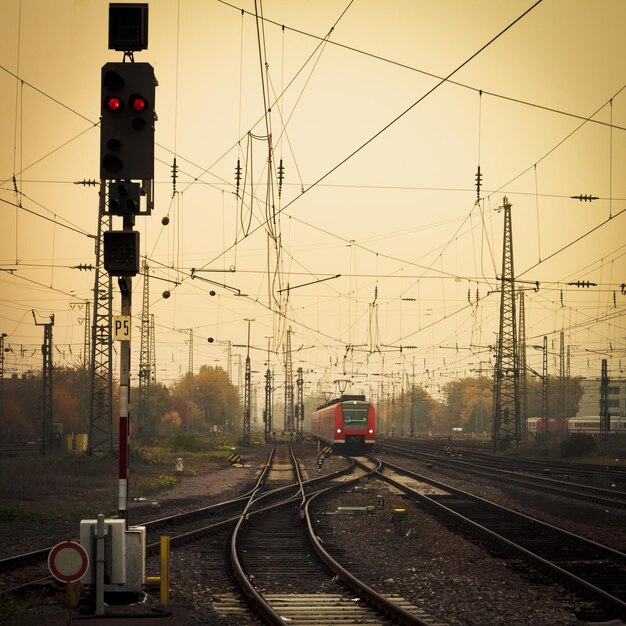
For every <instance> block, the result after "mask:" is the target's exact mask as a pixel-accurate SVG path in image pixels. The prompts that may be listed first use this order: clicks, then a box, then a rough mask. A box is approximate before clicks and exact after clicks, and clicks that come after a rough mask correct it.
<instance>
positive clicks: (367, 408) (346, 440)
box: [311, 395, 376, 454]
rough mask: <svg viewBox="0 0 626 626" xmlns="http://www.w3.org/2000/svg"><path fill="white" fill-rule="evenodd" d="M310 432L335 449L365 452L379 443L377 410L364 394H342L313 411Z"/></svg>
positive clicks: (352, 452) (351, 452) (345, 451)
mask: <svg viewBox="0 0 626 626" xmlns="http://www.w3.org/2000/svg"><path fill="white" fill-rule="evenodd" d="M311 432H312V434H313V435H314V436H315V437H317V438H318V439H320V440H321V441H324V442H325V443H328V444H330V445H332V446H333V450H335V452H344V453H346V454H365V453H367V452H368V451H369V450H373V449H374V445H375V444H376V410H375V408H374V405H373V404H371V403H370V402H367V400H365V396H356V395H343V396H341V397H340V398H336V399H335V400H331V401H330V402H327V403H326V404H323V405H322V406H320V407H319V408H318V409H317V410H316V411H314V412H313V414H312V416H311Z"/></svg>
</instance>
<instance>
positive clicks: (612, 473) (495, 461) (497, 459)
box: [379, 438, 626, 489]
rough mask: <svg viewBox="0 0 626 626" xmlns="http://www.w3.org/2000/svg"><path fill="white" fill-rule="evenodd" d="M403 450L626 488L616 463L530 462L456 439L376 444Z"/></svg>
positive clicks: (625, 472) (624, 468) (624, 475)
mask: <svg viewBox="0 0 626 626" xmlns="http://www.w3.org/2000/svg"><path fill="white" fill-rule="evenodd" d="M380 444H382V445H383V446H386V445H389V446H394V447H398V448H404V449H405V450H407V451H414V452H422V453H430V454H434V455H436V456H443V454H444V449H449V450H451V451H452V453H454V454H458V455H461V456H463V458H465V459H466V460H471V461H474V462H476V463H480V464H481V465H485V466H489V467H497V468H500V469H510V470H512V471H522V472H526V473H529V474H539V475H546V474H547V473H551V474H552V475H553V476H555V477H561V478H566V479H568V480H577V481H584V482H588V483H590V484H593V485H598V486H611V485H615V487H616V488H618V489H620V488H623V487H624V488H626V466H625V465H624V463H622V464H621V465H620V464H619V462H617V463H615V464H613V465H607V464H599V463H576V462H574V461H565V460H562V459H556V458H544V459H532V458H524V457H519V456H502V455H499V454H494V453H493V452H492V451H490V450H489V449H487V448H486V447H482V446H477V445H476V444H475V443H473V442H465V441H458V440H456V441H455V440H452V441H448V440H443V439H442V440H436V441H431V440H425V439H389V438H385V439H384V440H380V441H379V445H380Z"/></svg>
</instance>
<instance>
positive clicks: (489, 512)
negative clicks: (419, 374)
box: [362, 460, 626, 621]
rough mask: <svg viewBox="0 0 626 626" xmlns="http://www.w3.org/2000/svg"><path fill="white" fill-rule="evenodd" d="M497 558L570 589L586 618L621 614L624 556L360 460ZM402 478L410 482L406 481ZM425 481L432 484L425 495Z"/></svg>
mask: <svg viewBox="0 0 626 626" xmlns="http://www.w3.org/2000/svg"><path fill="white" fill-rule="evenodd" d="M375 463H379V466H380V469H378V470H375V471H376V474H377V475H378V476H379V477H380V478H381V479H382V480H384V481H386V482H388V483H390V484H392V485H393V486H394V487H396V488H397V489H400V490H401V491H403V492H404V493H405V494H407V495H408V496H410V497H411V498H412V499H414V500H416V501H419V502H420V503H422V504H424V505H425V506H427V507H428V509H429V511H430V512H431V513H433V514H435V515H436V516H437V517H438V518H439V519H440V520H442V522H443V523H445V525H446V526H448V527H449V528H451V529H453V530H454V531H455V532H461V533H463V534H464V535H465V536H467V537H468V538H473V539H474V540H476V539H478V540H479V541H480V542H482V543H485V544H487V545H488V546H489V549H490V551H491V552H492V553H493V554H494V556H497V557H499V558H505V559H506V560H507V561H508V562H509V563H510V564H511V565H513V566H514V567H516V568H518V569H523V568H527V569H530V571H531V572H534V576H535V577H537V576H538V575H539V576H543V577H549V578H550V579H552V580H557V581H558V582H560V583H561V584H564V585H566V586H568V587H569V588H571V589H572V590H574V591H575V592H576V593H577V594H579V595H580V597H581V598H583V602H585V604H584V607H585V615H584V618H585V619H587V620H589V621H600V620H608V619H624V617H626V554H624V553H622V552H619V551H617V550H613V549H611V548H608V547H606V546H602V545H600V544H597V543H595V542H593V541H590V540H588V539H585V538H583V537H579V536H577V535H574V534H573V533H569V532H567V531H564V530H561V529H559V528H557V527H555V526H552V525H549V524H545V523H543V522H540V521H538V520H536V519H533V518H530V517H528V516H526V515H523V514H521V513H518V512H517V511H513V510H511V509H507V508H505V507H502V506H499V505H496V504H493V503H491V502H488V501H486V500H484V499H482V498H479V497H477V496H474V495H472V494H469V493H467V492H464V491H462V490H459V489H456V488H453V487H451V486H449V485H445V484H443V483H441V482H439V481H435V480H433V479H430V478H427V477H425V476H422V475H419V474H416V473H414V472H411V471H408V470H406V469H403V468H401V467H398V466H397V465H393V464H391V463H387V462H382V463H381V462H379V461H378V460H375V461H374V460H371V461H370V462H368V463H367V464H363V465H362V466H363V467H364V468H368V469H370V470H371V469H373V468H374V467H375ZM407 479H408V480H409V482H407ZM424 484H427V485H430V486H431V487H433V488H435V489H436V491H435V492H434V493H429V494H427V493H424V490H423V488H422V489H420V488H419V487H420V486H422V487H423V485H424Z"/></svg>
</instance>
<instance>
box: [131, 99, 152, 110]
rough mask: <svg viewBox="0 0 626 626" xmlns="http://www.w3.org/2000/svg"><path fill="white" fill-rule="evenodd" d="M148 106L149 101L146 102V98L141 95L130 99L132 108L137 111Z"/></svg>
mask: <svg viewBox="0 0 626 626" xmlns="http://www.w3.org/2000/svg"><path fill="white" fill-rule="evenodd" d="M147 107H148V103H147V102H146V99H145V98H142V97H141V96H133V97H132V98H131V99H130V108H131V109H132V110H133V111H136V112H137V113H141V112H142V111H145V110H146V108H147Z"/></svg>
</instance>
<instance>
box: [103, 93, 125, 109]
mask: <svg viewBox="0 0 626 626" xmlns="http://www.w3.org/2000/svg"><path fill="white" fill-rule="evenodd" d="M104 103H105V106H106V108H107V109H108V110H109V111H113V112H115V111H119V110H120V109H121V108H122V101H121V100H120V99H119V98H118V97H117V96H109V97H108V98H107V99H106V100H105V102H104Z"/></svg>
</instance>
